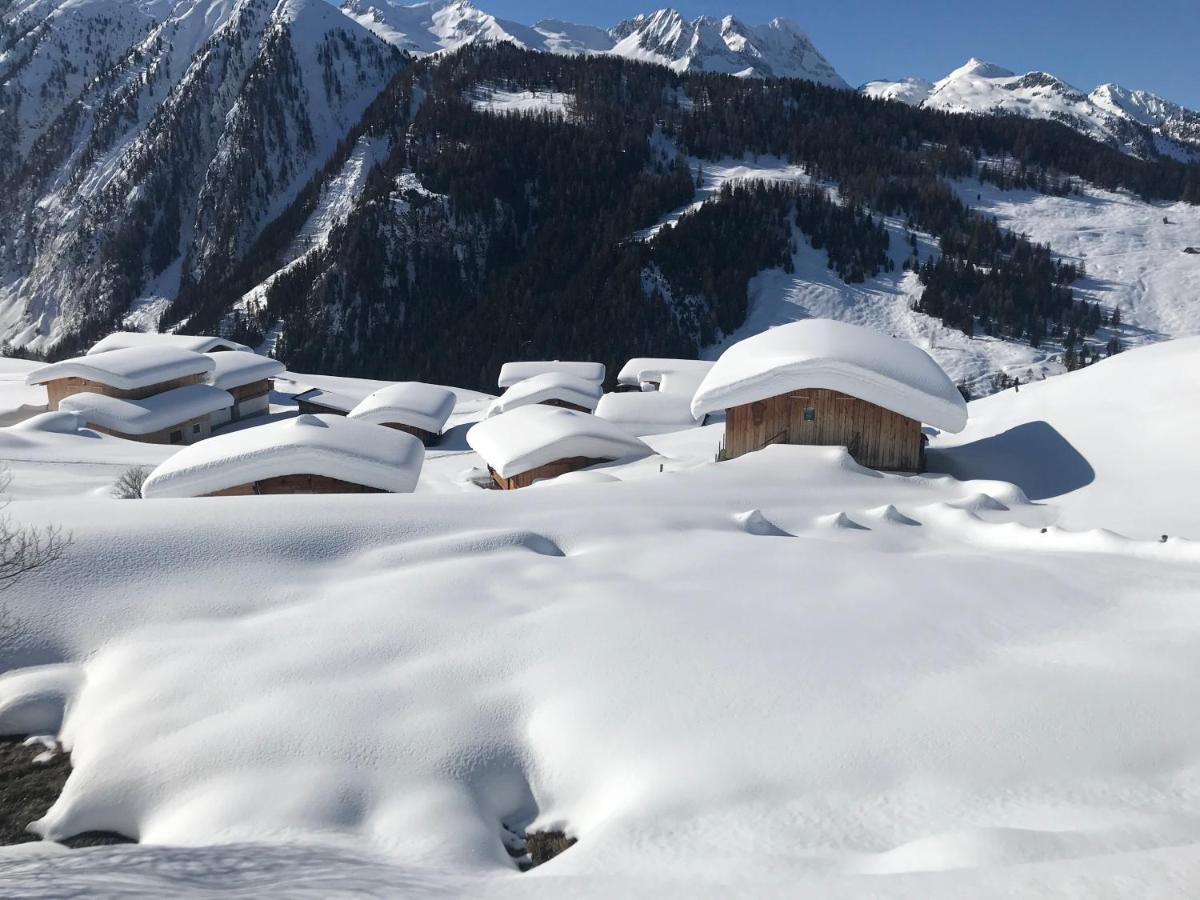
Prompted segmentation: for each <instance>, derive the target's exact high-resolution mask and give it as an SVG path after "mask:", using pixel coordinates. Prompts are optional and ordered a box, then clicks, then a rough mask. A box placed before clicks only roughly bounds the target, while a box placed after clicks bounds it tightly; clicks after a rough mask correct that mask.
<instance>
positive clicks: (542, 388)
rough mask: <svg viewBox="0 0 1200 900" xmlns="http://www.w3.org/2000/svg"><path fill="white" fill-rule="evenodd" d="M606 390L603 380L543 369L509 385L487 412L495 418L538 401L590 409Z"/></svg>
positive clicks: (550, 404)
mask: <svg viewBox="0 0 1200 900" xmlns="http://www.w3.org/2000/svg"><path fill="white" fill-rule="evenodd" d="M603 393H604V390H603V388H602V387H601V386H600V383H599V382H596V381H591V380H588V379H584V378H579V377H577V376H575V375H571V374H568V373H566V372H543V373H542V374H540V375H533V376H531V377H529V378H526V379H525V380H523V381H518V382H517V383H516V384H514V385H512V386H511V387H510V388H508V390H506V391H505V392H504V393H503V394H501V395H500V396H499V397H497V398H496V399H495V400H493V401H492V403H491V405H490V406H488V410H487V415H488V418H491V417H492V416H498V415H500V414H501V413H506V412H511V411H512V410H514V409H517V408H518V407H521V406H529V405H531V404H534V403H543V404H545V405H547V406H558V407H561V408H563V409H574V410H577V411H579V412H585V413H590V412H592V411H593V410H595V408H596V404H597V403H599V402H600V397H601V395H602V394H603Z"/></svg>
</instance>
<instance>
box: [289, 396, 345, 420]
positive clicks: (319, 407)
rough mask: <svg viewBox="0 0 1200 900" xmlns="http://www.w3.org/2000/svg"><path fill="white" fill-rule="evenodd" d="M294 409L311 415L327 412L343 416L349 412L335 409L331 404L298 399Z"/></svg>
mask: <svg viewBox="0 0 1200 900" xmlns="http://www.w3.org/2000/svg"><path fill="white" fill-rule="evenodd" d="M296 410H297V412H299V413H300V414H301V415H304V414H305V413H308V414H312V415H317V414H327V415H331V416H344V415H346V414H347V413H348V412H349V410H345V409H337V408H335V407H333V406H325V405H324V404H323V403H314V402H313V401H311V400H300V399H297V400H296Z"/></svg>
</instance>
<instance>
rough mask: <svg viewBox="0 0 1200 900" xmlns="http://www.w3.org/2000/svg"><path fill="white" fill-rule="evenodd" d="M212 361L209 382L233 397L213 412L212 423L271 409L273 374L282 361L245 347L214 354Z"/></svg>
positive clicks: (215, 423)
mask: <svg viewBox="0 0 1200 900" xmlns="http://www.w3.org/2000/svg"><path fill="white" fill-rule="evenodd" d="M213 362H214V364H215V367H214V369H213V371H212V373H211V375H210V376H209V382H210V383H211V384H212V385H213V386H214V387H217V388H220V389H221V390H223V391H228V392H229V395H230V396H231V397H232V398H233V405H232V406H229V407H227V408H226V409H224V410H221V411H220V412H218V413H214V414H213V419H212V423H213V425H214V426H216V425H223V424H224V423H226V422H231V421H232V422H237V421H240V420H242V419H248V418H250V417H252V416H262V415H266V414H267V413H268V412H270V410H271V391H273V390H274V389H275V376H277V375H281V374H282V373H283V371H284V368H283V363H281V362H279V361H278V360H275V359H271V358H270V357H269V356H260V355H259V354H257V353H250V352H247V351H245V350H231V351H228V352H224V353H217V354H215V355H214V356H213Z"/></svg>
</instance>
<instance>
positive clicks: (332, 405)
mask: <svg viewBox="0 0 1200 900" xmlns="http://www.w3.org/2000/svg"><path fill="white" fill-rule="evenodd" d="M293 399H295V400H297V401H308V402H310V403H317V404H320V405H321V406H325V407H328V408H329V409H337V410H341V411H342V412H345V413H349V412H350V410H352V409H354V407H356V406H358V404H359V402H360V401H358V400H357V399H355V398H354V397H347V396H346V395H345V394H339V393H337V392H336V391H327V390H325V389H324V388H309V389H308V390H307V391H303V392H302V393H299V394H296V395H295V397H294V398H293Z"/></svg>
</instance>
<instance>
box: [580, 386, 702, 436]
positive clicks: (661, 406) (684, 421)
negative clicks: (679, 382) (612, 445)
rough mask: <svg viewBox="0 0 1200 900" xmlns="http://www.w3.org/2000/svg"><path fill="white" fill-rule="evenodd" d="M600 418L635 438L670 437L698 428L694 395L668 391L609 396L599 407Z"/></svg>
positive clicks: (602, 400)
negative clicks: (656, 435)
mask: <svg viewBox="0 0 1200 900" xmlns="http://www.w3.org/2000/svg"><path fill="white" fill-rule="evenodd" d="M596 415H597V416H599V417H600V418H601V419H607V420H608V421H609V422H612V423H613V424H614V425H618V426H620V427H621V428H623V429H624V430H625V431H628V432H629V433H630V434H632V435H634V436H635V437H642V436H643V435H649V434H666V433H669V432H672V431H682V430H683V429H685V428H694V427H695V426H696V419H695V417H694V416H693V415H692V400H691V395H687V396H681V395H679V394H674V393H667V392H666V391H638V392H632V391H630V392H625V393H618V394H605V395H604V396H603V397H601V398H600V402H599V404H597V406H596Z"/></svg>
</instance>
